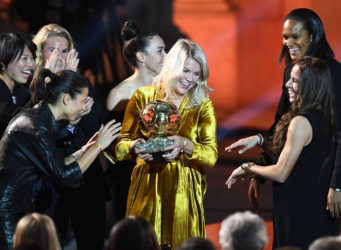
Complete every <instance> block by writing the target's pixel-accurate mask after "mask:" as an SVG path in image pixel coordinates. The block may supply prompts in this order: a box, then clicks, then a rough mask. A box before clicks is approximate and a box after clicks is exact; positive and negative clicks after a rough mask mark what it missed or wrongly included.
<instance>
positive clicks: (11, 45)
mask: <svg viewBox="0 0 341 250" xmlns="http://www.w3.org/2000/svg"><path fill="white" fill-rule="evenodd" d="M25 46H27V48H28V49H29V50H30V52H31V54H32V56H33V58H34V59H35V58H36V49H37V47H36V45H35V44H34V43H33V42H32V40H31V39H30V38H29V37H27V36H26V35H24V34H15V33H2V34H0V63H1V64H2V67H0V73H2V71H3V70H4V68H6V67H7V66H8V64H9V63H11V62H13V61H14V60H16V59H19V58H20V57H21V56H22V54H23V53H24V49H25Z"/></svg>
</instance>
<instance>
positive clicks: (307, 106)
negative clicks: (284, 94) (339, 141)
mask: <svg viewBox="0 0 341 250" xmlns="http://www.w3.org/2000/svg"><path fill="white" fill-rule="evenodd" d="M295 65H298V66H299V67H300V71H301V76H300V79H299V84H298V91H297V95H296V98H295V100H294V101H293V103H292V104H291V108H290V110H289V111H288V112H287V113H285V114H284V115H283V116H282V118H281V119H280V121H279V122H278V124H277V125H276V128H275V132H274V135H273V137H272V149H273V150H274V151H275V152H279V151H280V150H281V149H282V148H283V146H284V143H285V141H286V134H287V131H288V126H289V124H290V121H291V120H292V119H293V117H294V116H296V115H300V114H305V113H308V112H309V111H311V110H313V109H316V108H321V110H322V113H323V115H324V118H325V122H326V123H327V127H328V130H329V132H330V135H331V136H334V135H335V133H336V129H335V128H336V117H335V111H334V100H333V92H332V91H333V89H332V78H331V74H330V71H329V68H328V65H327V64H326V63H324V62H323V61H322V60H321V59H318V58H312V57H309V56H305V57H303V58H301V59H299V60H298V61H297V62H296V63H295V64H294V65H293V66H295Z"/></svg>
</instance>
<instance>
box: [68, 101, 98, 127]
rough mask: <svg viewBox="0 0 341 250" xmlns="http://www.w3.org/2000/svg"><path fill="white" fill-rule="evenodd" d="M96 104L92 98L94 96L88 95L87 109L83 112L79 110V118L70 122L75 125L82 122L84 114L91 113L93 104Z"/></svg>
mask: <svg viewBox="0 0 341 250" xmlns="http://www.w3.org/2000/svg"><path fill="white" fill-rule="evenodd" d="M93 105H94V100H93V99H92V97H90V96H88V97H87V98H86V99H85V109H84V110H82V111H81V112H79V114H78V116H77V118H76V119H75V120H73V121H69V123H70V124H71V125H73V126H75V125H76V124H78V123H79V122H80V120H81V119H82V117H83V116H85V115H87V114H89V113H90V111H91V108H92V106H93Z"/></svg>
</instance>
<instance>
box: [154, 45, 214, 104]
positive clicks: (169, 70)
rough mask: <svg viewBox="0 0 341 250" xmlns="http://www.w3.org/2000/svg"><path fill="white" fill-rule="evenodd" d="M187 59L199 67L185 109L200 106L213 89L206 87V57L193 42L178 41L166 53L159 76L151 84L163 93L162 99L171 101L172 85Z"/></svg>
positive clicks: (207, 71)
mask: <svg viewBox="0 0 341 250" xmlns="http://www.w3.org/2000/svg"><path fill="white" fill-rule="evenodd" d="M187 58H192V59H193V60H195V61H197V62H198V63H199V65H200V69H201V72H200V77H199V80H198V83H197V85H196V86H195V87H194V88H192V89H191V90H190V91H189V93H188V94H189V102H188V105H187V106H186V107H185V108H187V109H188V108H192V107H197V106H200V105H201V103H202V101H203V100H204V98H205V97H208V96H209V93H210V92H211V91H213V89H211V88H209V87H208V85H207V79H208V75H209V70H208V65H207V60H206V56H205V54H204V52H203V50H202V49H201V47H200V46H199V45H198V44H196V43H195V42H193V41H190V40H187V39H179V40H178V41H177V42H176V43H175V44H174V45H173V47H172V48H171V49H170V51H169V52H168V54H167V56H166V58H165V62H164V65H163V67H162V70H161V72H160V74H159V75H158V76H157V77H156V78H155V80H154V82H153V84H154V85H155V86H159V87H160V88H161V90H162V92H163V95H164V99H166V100H170V101H171V100H172V95H173V93H172V91H173V90H172V87H171V86H172V85H174V84H176V81H177V78H178V77H179V76H180V75H181V73H182V71H183V68H184V64H185V61H186V59H187Z"/></svg>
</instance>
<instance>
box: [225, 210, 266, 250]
mask: <svg viewBox="0 0 341 250" xmlns="http://www.w3.org/2000/svg"><path fill="white" fill-rule="evenodd" d="M219 243H220V246H221V248H222V250H260V249H264V247H265V246H266V244H267V243H268V236H267V231H266V227H265V224H264V220H263V219H262V218H261V217H260V216H258V215H256V214H253V213H251V212H249V211H246V212H237V213H234V214H232V215H230V216H228V217H227V218H226V219H225V220H223V222H222V223H221V227H220V231H219Z"/></svg>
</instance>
